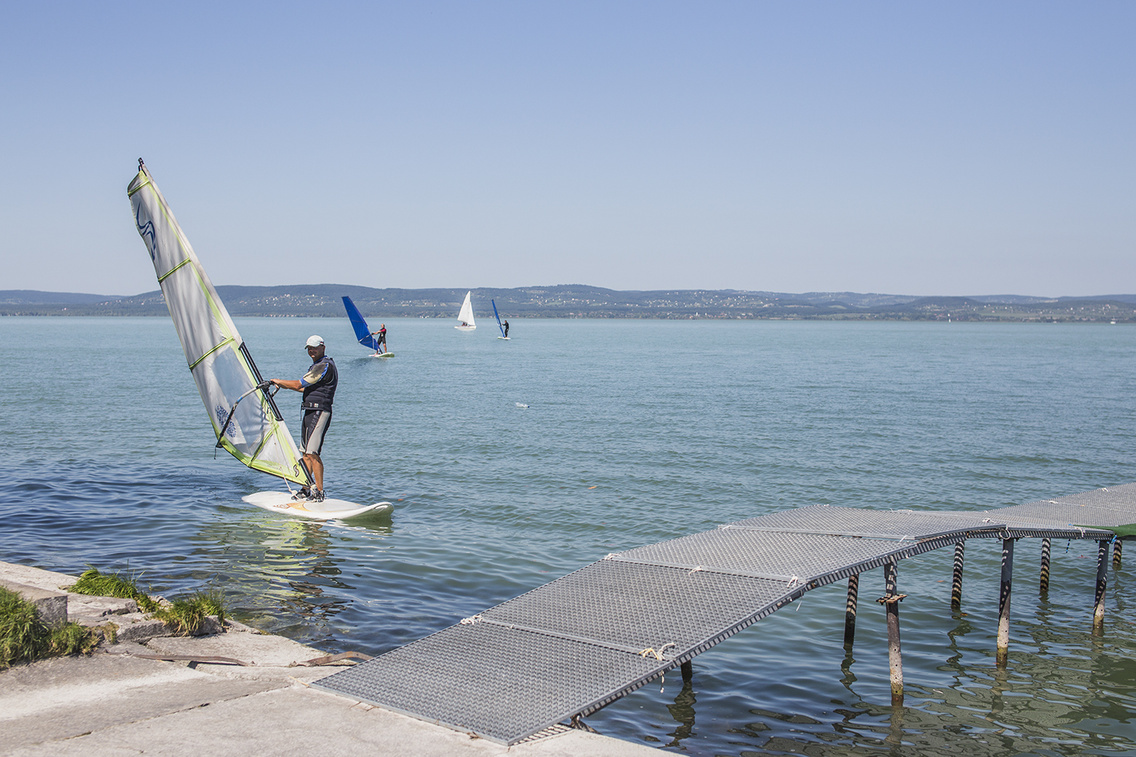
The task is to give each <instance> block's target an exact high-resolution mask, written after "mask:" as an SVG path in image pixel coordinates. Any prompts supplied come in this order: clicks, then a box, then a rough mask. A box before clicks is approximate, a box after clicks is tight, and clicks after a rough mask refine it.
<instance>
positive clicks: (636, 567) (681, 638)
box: [315, 484, 1136, 744]
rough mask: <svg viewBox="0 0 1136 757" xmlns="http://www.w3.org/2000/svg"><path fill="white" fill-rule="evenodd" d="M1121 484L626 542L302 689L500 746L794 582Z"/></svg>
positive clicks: (660, 667) (1109, 505)
mask: <svg viewBox="0 0 1136 757" xmlns="http://www.w3.org/2000/svg"><path fill="white" fill-rule="evenodd" d="M1132 522H1136V484H1129V485H1125V486H1123V487H1116V488H1113V489H1108V490H1103V489H1102V490H1097V491H1095V492H1086V493H1084V494H1080V495H1073V496H1072V497H1065V498H1062V499H1060V500H1049V501H1043V502H1032V503H1029V504H1026V505H1019V506H1017V507H1010V508H1004V509H1000V510H995V511H987V512H977V513H975V512H947V513H944V512H933V513H932V512H916V511H885V512H881V511H874V510H863V509H855V508H842V507H828V506H820V505H817V506H812V507H804V508H800V509H798V510H790V511H786V512H780V513H772V514H769V515H764V516H761V517H758V518H750V519H748V520H744V521H740V522H738V523H734V524H730V525H728V526H723V527H721V528H719V529H716V530H714V531H707V532H703V533H699V534H692V535H690V536H685V537H682V538H679V539H673V540H670V541H666V542H662V543H660V544H653V545H649V546H645V547H639V548H636V549H632V550H628V551H626V552H623V553H621V554H618V555H610V556H609V557H608V558H607V559H604V560H600V561H598V562H595V563H592V564H591V565H588V566H586V567H584V568H581V569H580V570H578V571H576V572H574V573H571V574H569V575H567V576H565V577H563V578H560V579H558V580H556V581H553V582H552V583H550V584H546V585H544V586H541V587H539V588H537V589H534V590H533V591H530V592H528V593H527V594H523V595H521V596H519V597H517V598H515V599H511V600H509V601H508V602H504V603H502V604H500V605H497V606H496V607H492V608H490V609H488V610H486V611H484V612H482V613H481V614H480V615H478V616H475V617H474V618H471V619H467V620H468V623H467V622H465V621H463V623H461V624H458V625H454V626H451V627H450V628H447V629H445V630H443V631H440V632H439V633H436V634H434V635H432V636H428V637H426V638H425V639H421V640H419V641H416V642H414V643H412V644H408V645H406V646H405V647H401V648H400V649H396V650H393V651H391V652H388V653H387V654H384V655H381V656H379V657H376V658H375V659H373V660H370V661H368V662H366V663H364V664H362V665H359V666H356V667H354V668H349V669H347V670H344V671H341V672H339V673H336V674H335V675H333V676H330V677H328V678H325V679H323V680H321V681H319V682H318V683H317V684H315V685H317V686H319V687H322V688H325V689H327V690H329V691H334V692H337V693H341V694H345V695H347V696H351V697H355V698H357V699H359V700H361V701H365V702H370V703H373V704H377V705H381V706H383V707H387V708H389V709H392V710H396V711H399V712H403V713H406V714H409V715H413V716H415V717H418V718H421V719H423V720H427V721H430V722H434V723H438V724H441V725H446V726H449V727H451V728H456V729H459V730H462V731H468V732H471V733H476V734H478V735H479V736H483V737H485V738H487V739H491V740H493V741H497V742H500V743H503V744H515V743H517V742H519V741H521V740H523V739H525V738H527V737H529V736H531V735H532V734H534V733H537V732H538V731H540V730H542V729H544V728H547V727H549V726H552V725H554V724H556V723H559V722H562V721H564V720H566V719H568V718H570V717H571V716H573V715H576V714H588V713H590V712H593V711H595V710H596V709H598V708H599V707H602V706H603V705H605V704H607V703H608V702H611V701H613V700H615V699H618V698H619V697H621V696H623V695H625V694H627V693H629V692H631V691H634V690H635V689H637V688H639V687H640V686H642V685H643V684H644V683H646V682H647V681H649V680H651V679H652V678H655V677H657V676H658V675H659V674H660V673H662V672H664V671H666V670H668V669H670V668H672V667H675V666H676V665H678V664H679V663H680V662H681V661H684V660H687V659H690V658H691V657H693V656H694V655H697V654H699V653H701V652H703V651H705V650H706V649H709V648H710V647H713V646H714V645H715V644H717V643H719V642H721V641H722V640H723V639H725V638H728V637H729V636H731V635H733V634H734V633H737V632H738V631H740V630H741V629H743V628H745V627H747V626H749V625H750V624H752V623H754V622H755V621H757V620H759V619H760V618H763V617H765V616H766V615H768V614H770V613H772V612H774V611H776V610H777V609H779V608H781V607H783V606H784V605H785V604H787V603H789V602H791V601H792V600H794V599H796V598H797V597H799V596H801V595H802V594H803V593H804V592H806V591H808V590H809V589H811V588H815V587H816V586H818V585H821V584H823V583H826V582H829V581H833V580H837V579H838V578H842V577H844V576H848V575H851V574H853V573H859V572H861V571H864V570H870V569H872V568H875V567H878V566H880V565H882V564H883V563H884V562H894V561H898V560H901V559H904V558H906V557H910V556H912V555H915V554H919V553H921V552H926V551H929V550H932V549H938V548H941V547H944V546H947V545H950V544H954V543H956V542H958V541H961V540H963V539H967V538H1018V537H1023V536H1051V537H1063V538H1064V537H1068V538H1102V537H1105V536H1108V535H1109V533H1108V532H1104V531H1094V530H1092V529H1089V530H1086V529H1083V528H1076V527H1073V526H1071V525H1070V524H1073V523H1079V524H1082V525H1099V526H1115V525H1123V524H1126V523H1132Z"/></svg>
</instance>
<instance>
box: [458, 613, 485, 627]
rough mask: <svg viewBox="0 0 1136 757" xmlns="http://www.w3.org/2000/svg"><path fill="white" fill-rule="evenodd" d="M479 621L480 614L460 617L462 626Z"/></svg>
mask: <svg viewBox="0 0 1136 757" xmlns="http://www.w3.org/2000/svg"><path fill="white" fill-rule="evenodd" d="M480 622H481V616H480V615H471V616H470V617H468V618H462V619H461V624H462V625H463V626H472V625H476V624H478V623H480Z"/></svg>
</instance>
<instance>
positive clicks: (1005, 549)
mask: <svg viewBox="0 0 1136 757" xmlns="http://www.w3.org/2000/svg"><path fill="white" fill-rule="evenodd" d="M1013 584H1014V540H1013V539H1003V540H1002V587H1001V591H999V593H998V655H997V661H998V665H1005V664H1006V659H1007V657H1009V654H1010V593H1011V591H1012V589H1013Z"/></svg>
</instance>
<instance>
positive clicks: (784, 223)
mask: <svg viewBox="0 0 1136 757" xmlns="http://www.w3.org/2000/svg"><path fill="white" fill-rule="evenodd" d="M3 16H4V22H3V24H2V25H0V144H2V145H3V146H2V147H0V257H2V258H3V265H2V266H0V289H44V290H52V291H80V292H96V293H103V294H136V293H140V292H143V291H150V290H153V289H155V288H156V283H155V281H154V278H153V269H152V268H151V266H150V263H149V260H148V257H147V255H146V252H145V248H144V247H143V245H142V242H141V241H140V240H139V239H138V236H137V234H136V232H135V231H134V228H133V223H132V218H131V214H130V210H129V203H128V201H127V199H126V194H125V188H126V185H127V184H128V183H129V181H130V180H131V178H133V175H134V172H135V167H136V165H137V158H138V157H143V158H144V159H145V160H146V164H147V166H149V168H150V170H151V172H152V173H153V175H154V177H155V179H156V181H157V183H158V185H159V186H160V187H161V189H162V191H163V193H164V194H165V196H166V198H167V200H169V202H170V204H171V205H172V207H173V210H174V213H175V214H176V215H177V217H178V220H179V222H180V223H181V225H182V227H183V229H185V231H186V233H187V235H188V236H189V239H190V241H191V242H192V243H193V245H194V248H195V249H196V251H197V253H198V256H199V257H200V258H201V259H202V262H203V263H204V265H205V267H206V269H207V270H208V271H209V273H210V275H211V277H212V278H213V280H214V282H215V283H217V284H250V285H251V284H265V285H271V284H291V283H301V282H312V283H352V284H361V285H366V286H376V287H432V286H442V287H518V286H528V285H549V284H566V283H580V284H592V285H596V286H604V287H610V288H613V289H674V288H681V289H697V288H707V289H747V290H772V291H781V292H804V291H845V290H849V291H858V292H888V293H896V294H928V295H929V294H951V295H965V294H997V293H1015V294H1035V295H1050V296H1056V295H1089V294H1110V293H1121V292H1124V293H1128V292H1136V213H1134V211H1136V202H1134V201H1136V179H1134V176H1136V139H1134V138H1133V134H1136V45H1133V44H1132V39H1133V36H1134V33H1136V3H1133V2H1127V1H1123V2H1108V1H1104V2H1092V3H1075V2H1046V1H1044V0H1040V1H1030V2H995V3H990V2H949V3H946V2H944V3H928V2H916V3H912V2H867V1H865V2H854V3H853V2H804V1H802V2H776V3H775V2H759V1H757V0H751V1H748V2H691V1H684V2H667V1H666V0H653V1H651V2H619V1H618V0H616V1H611V0H609V1H606V2H572V3H553V2H530V1H525V2H492V1H488V2H464V3H458V2H421V3H388V2H373V3H341V2H330V3H293V2H271V3H269V2H264V3H251V2H245V3H241V2H237V3H228V2H225V3H213V2H194V3H182V4H174V3H129V2H121V3H98V2H45V3H20V4H16V3H8V4H6V6H5V9H4V14H3Z"/></svg>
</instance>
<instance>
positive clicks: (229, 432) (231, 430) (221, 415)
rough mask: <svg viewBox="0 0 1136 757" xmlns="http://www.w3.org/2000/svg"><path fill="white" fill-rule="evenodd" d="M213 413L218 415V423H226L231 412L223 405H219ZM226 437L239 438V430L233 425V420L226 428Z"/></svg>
mask: <svg viewBox="0 0 1136 757" xmlns="http://www.w3.org/2000/svg"><path fill="white" fill-rule="evenodd" d="M213 412H214V413H216V414H217V422H218V423H224V422H225V421H226V420H228V418H229V411H228V410H226V409H225V407H224V406H223V405H218V406H217V407H216V408H214V410H213ZM225 436H227V437H229V438H230V439H236V438H237V429H236V427H235V426H234V425H233V422H232V421H231V420H230V421H229V425H228V426H226V427H225Z"/></svg>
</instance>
